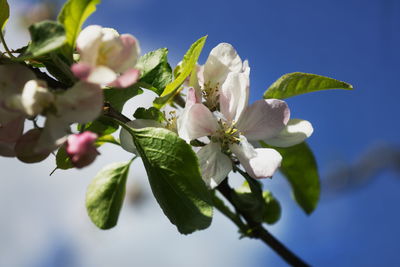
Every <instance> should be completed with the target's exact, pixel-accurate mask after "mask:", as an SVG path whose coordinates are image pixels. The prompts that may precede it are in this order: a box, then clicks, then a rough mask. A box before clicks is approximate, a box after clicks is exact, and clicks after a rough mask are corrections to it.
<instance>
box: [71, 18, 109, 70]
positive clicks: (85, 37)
mask: <svg viewBox="0 0 400 267" xmlns="http://www.w3.org/2000/svg"><path fill="white" fill-rule="evenodd" d="M102 37H103V32H102V27H101V26H98V25H91V26H88V27H86V28H85V29H83V30H82V31H81V33H80V34H79V36H78V38H77V40H76V48H77V50H78V52H79V54H80V62H83V63H86V64H88V65H90V66H96V62H97V57H98V54H99V49H100V45H101V39H102Z"/></svg>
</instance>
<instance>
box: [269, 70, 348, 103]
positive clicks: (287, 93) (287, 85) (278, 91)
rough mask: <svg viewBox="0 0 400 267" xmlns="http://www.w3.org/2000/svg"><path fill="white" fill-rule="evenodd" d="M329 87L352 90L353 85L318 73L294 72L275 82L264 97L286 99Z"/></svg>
mask: <svg viewBox="0 0 400 267" xmlns="http://www.w3.org/2000/svg"><path fill="white" fill-rule="evenodd" d="M329 89H346V90H351V89H353V86H352V85H351V84H348V83H346V82H342V81H338V80H335V79H332V78H328V77H324V76H320V75H316V74H309V73H302V72H294V73H288V74H285V75H283V76H282V77H280V78H279V79H278V80H277V81H276V82H274V83H273V84H272V85H271V86H270V87H269V88H268V90H267V91H266V92H265V93H264V98H276V99H284V98H288V97H292V96H296V95H300V94H305V93H310V92H315V91H320V90H329Z"/></svg>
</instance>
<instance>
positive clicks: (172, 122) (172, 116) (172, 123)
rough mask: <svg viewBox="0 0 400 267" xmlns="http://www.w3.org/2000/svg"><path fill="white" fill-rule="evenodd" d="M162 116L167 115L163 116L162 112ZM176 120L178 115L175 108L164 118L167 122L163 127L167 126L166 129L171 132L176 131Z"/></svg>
mask: <svg viewBox="0 0 400 267" xmlns="http://www.w3.org/2000/svg"><path fill="white" fill-rule="evenodd" d="M164 117H167V116H165V113H164ZM177 120H178V117H177V115H176V112H175V110H172V111H170V112H169V117H168V118H166V122H167V124H166V126H165V128H167V129H168V130H170V131H172V132H175V133H177V132H178V130H177V129H178V126H177Z"/></svg>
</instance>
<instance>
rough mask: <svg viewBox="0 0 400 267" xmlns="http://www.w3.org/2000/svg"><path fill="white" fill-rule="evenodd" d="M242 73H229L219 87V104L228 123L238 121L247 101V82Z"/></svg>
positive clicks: (246, 77)
mask: <svg viewBox="0 0 400 267" xmlns="http://www.w3.org/2000/svg"><path fill="white" fill-rule="evenodd" d="M248 78H249V77H248V76H246V74H244V73H233V72H232V73H229V75H228V77H227V78H226V81H225V82H224V83H223V84H222V86H221V92H220V95H219V104H220V110H221V113H222V114H223V115H224V116H225V118H226V119H227V120H228V121H236V122H237V121H238V120H239V118H240V116H241V115H242V113H243V111H244V109H245V108H246V106H247V102H248V100H249V87H248V84H249V81H248Z"/></svg>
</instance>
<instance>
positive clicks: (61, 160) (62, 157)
mask: <svg viewBox="0 0 400 267" xmlns="http://www.w3.org/2000/svg"><path fill="white" fill-rule="evenodd" d="M65 148H66V146H65V145H62V146H61V147H60V148H59V149H58V151H57V154H56V165H57V168H58V169H61V170H67V169H71V168H73V167H74V166H73V165H72V161H71V158H70V157H69V156H68V154H67V151H66V149H65Z"/></svg>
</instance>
